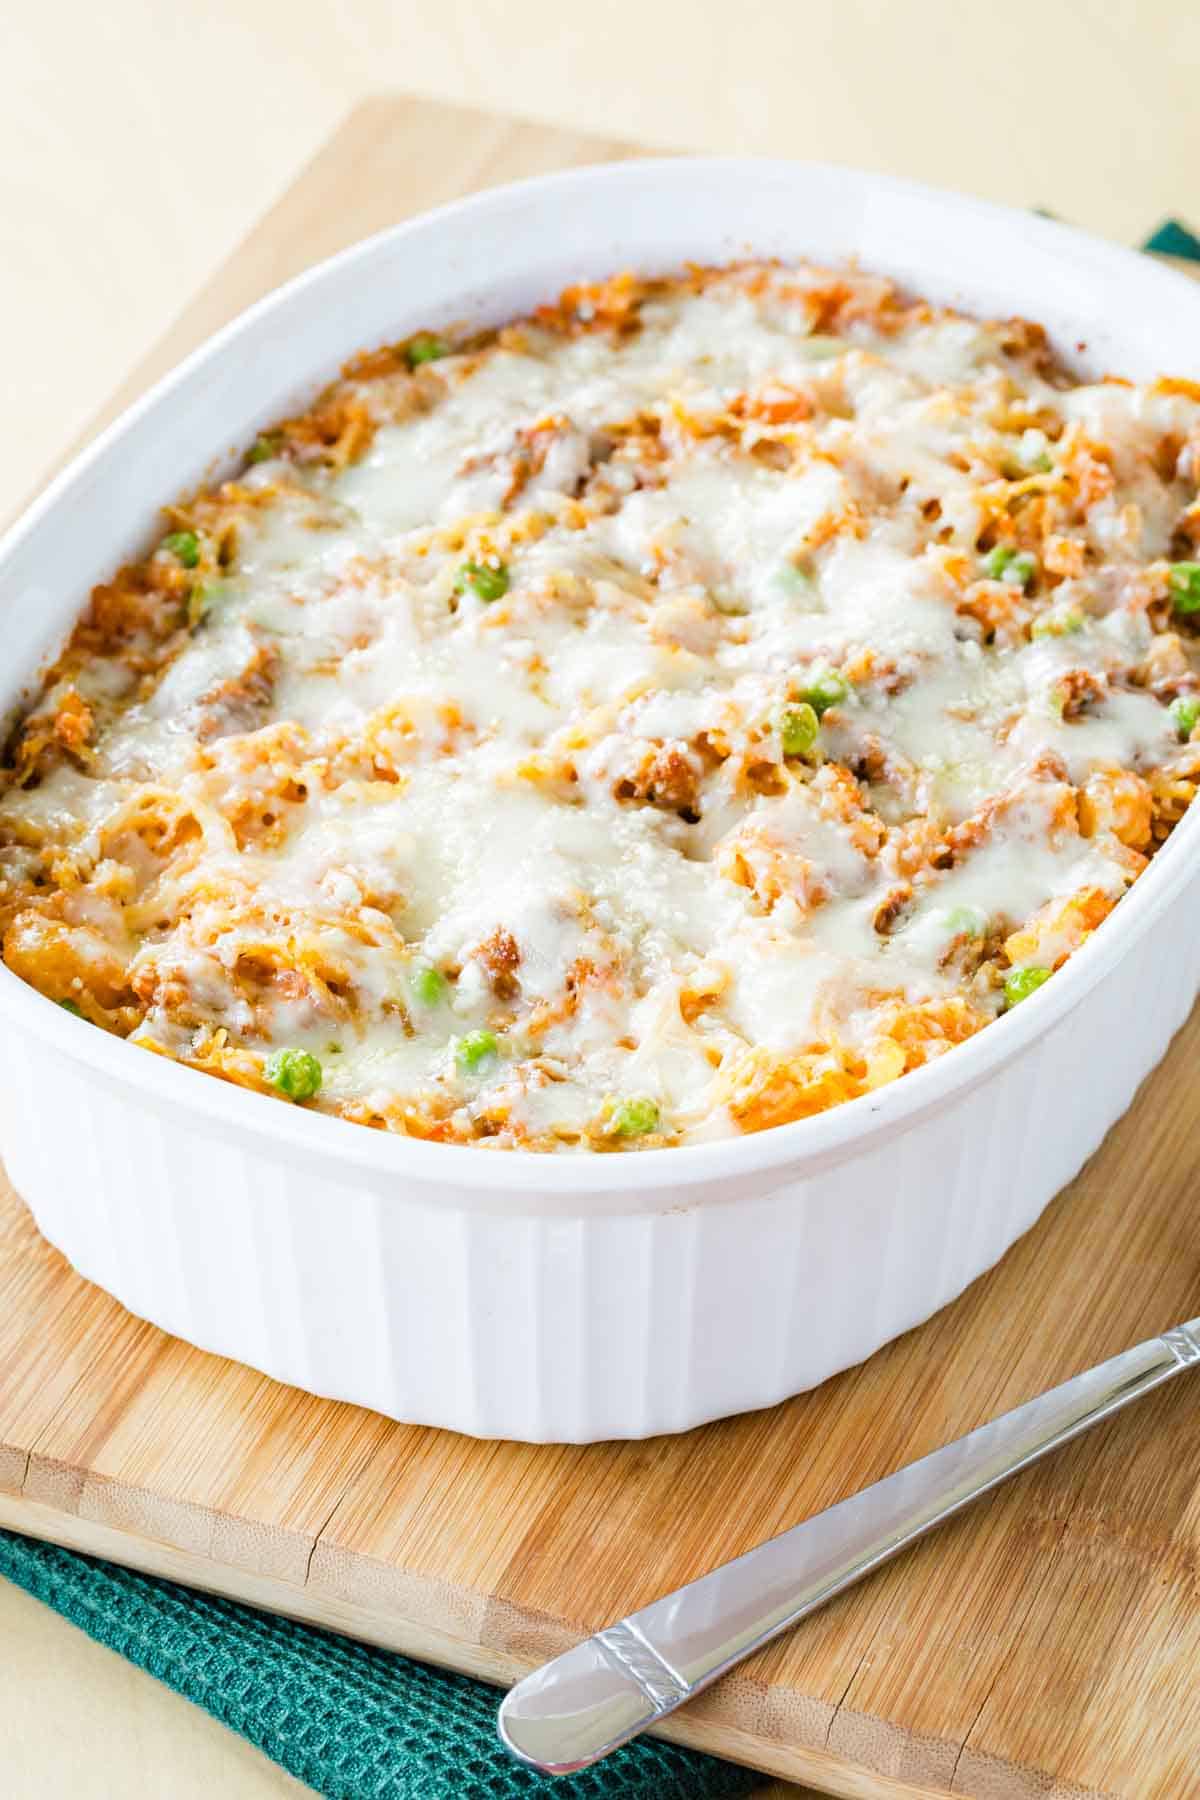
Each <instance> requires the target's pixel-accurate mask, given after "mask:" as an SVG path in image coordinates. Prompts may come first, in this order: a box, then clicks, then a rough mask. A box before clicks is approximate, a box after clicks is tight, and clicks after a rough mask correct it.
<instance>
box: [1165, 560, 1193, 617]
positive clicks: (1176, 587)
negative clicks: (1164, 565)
mask: <svg viewBox="0 0 1200 1800" xmlns="http://www.w3.org/2000/svg"><path fill="white" fill-rule="evenodd" d="M1167 587H1168V589H1169V591H1170V595H1171V605H1172V606H1173V607H1174V608H1175V611H1176V612H1178V613H1194V612H1200V562H1177V563H1172V564H1171V566H1170V568H1169V569H1168V570H1167Z"/></svg>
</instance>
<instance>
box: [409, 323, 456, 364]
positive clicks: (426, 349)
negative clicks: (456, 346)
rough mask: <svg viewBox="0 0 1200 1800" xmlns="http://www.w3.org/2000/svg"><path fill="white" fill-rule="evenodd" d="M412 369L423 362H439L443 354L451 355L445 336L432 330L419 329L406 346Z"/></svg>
mask: <svg viewBox="0 0 1200 1800" xmlns="http://www.w3.org/2000/svg"><path fill="white" fill-rule="evenodd" d="M404 354H405V356H406V357H407V358H408V366H409V368H410V369H416V368H419V367H420V365H421V364H422V363H427V362H437V361H438V360H439V358H441V357H443V356H449V354H450V346H449V344H448V343H447V342H446V340H445V338H440V337H438V336H437V335H436V334H435V333H434V332H432V331H418V332H417V334H416V336H415V337H411V338H409V340H408V343H407V344H406V345H405V347H404Z"/></svg>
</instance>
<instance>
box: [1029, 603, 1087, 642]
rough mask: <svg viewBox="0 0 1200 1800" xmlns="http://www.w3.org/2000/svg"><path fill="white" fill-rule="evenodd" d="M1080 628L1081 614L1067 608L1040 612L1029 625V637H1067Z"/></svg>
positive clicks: (1081, 623)
mask: <svg viewBox="0 0 1200 1800" xmlns="http://www.w3.org/2000/svg"><path fill="white" fill-rule="evenodd" d="M1082 630H1083V617H1082V614H1080V613H1077V612H1075V611H1074V610H1073V609H1072V608H1067V609H1065V610H1056V611H1051V612H1044V613H1042V614H1041V616H1040V617H1039V618H1036V619H1035V620H1034V621H1033V624H1032V625H1031V626H1030V627H1029V635H1030V637H1031V638H1048V637H1069V636H1070V635H1071V634H1072V633H1073V632H1076V631H1082Z"/></svg>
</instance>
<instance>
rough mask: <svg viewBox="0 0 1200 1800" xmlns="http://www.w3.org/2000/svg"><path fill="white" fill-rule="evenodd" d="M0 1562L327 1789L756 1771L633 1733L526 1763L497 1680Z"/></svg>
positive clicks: (47, 1556)
mask: <svg viewBox="0 0 1200 1800" xmlns="http://www.w3.org/2000/svg"><path fill="white" fill-rule="evenodd" d="M0 1575H7V1577H8V1578H9V1580H10V1581H14V1582H16V1584H17V1586H18V1587H23V1588H25V1589H26V1591H27V1592H28V1593H30V1594H34V1595H36V1596H37V1598H38V1599H39V1600H44V1601H45V1603H46V1605H47V1606H52V1607H53V1608H54V1610H55V1611H56V1612H60V1613H61V1614H62V1615H63V1617H64V1618H65V1619H70V1621H71V1623H72V1624H73V1625H78V1626H79V1627H80V1629H81V1630H83V1631H86V1632H87V1634H88V1636H89V1637H93V1638H96V1639H97V1640H98V1641H99V1642H100V1643H102V1644H107V1645H108V1646H109V1648H110V1649H112V1650H117V1651H119V1652H120V1654H121V1655H122V1656H124V1657H127V1658H128V1659H129V1661H130V1662H133V1663H136V1664H137V1665H138V1667H139V1668H140V1669H146V1670H148V1672H149V1673H150V1674H151V1675H156V1676H157V1677H158V1679H159V1680H160V1681H165V1682H166V1684H167V1686H168V1687H172V1688H174V1689H175V1691H176V1692H177V1693H179V1694H183V1695H184V1696H185V1697H186V1698H187V1699H189V1700H194V1701H195V1702H196V1704H197V1705H198V1706H203V1707H204V1708H205V1710H206V1711H208V1712H210V1713H212V1715H213V1716H214V1718H217V1719H220V1721H221V1723H222V1724H223V1725H228V1726H230V1727H231V1728H232V1729H233V1730H234V1731H239V1732H240V1733H241V1734H242V1736H243V1737H245V1738H249V1740H250V1742H251V1743H252V1744H257V1746H258V1748H259V1749H260V1750H264V1751H265V1752H266V1754H267V1755H268V1756H270V1757H273V1758H274V1760H275V1761H276V1762H277V1763H281V1764H282V1765H283V1767H284V1768H285V1769H287V1770H289V1771H290V1773H291V1774H293V1775H295V1776H297V1777H298V1778H299V1779H300V1780H301V1781H306V1782H307V1783H308V1785H309V1786H310V1787H312V1788H315V1789H316V1790H317V1792H318V1793H319V1794H324V1795H325V1796H326V1797H327V1800H520V1796H522V1795H527V1794H531V1795H532V1794H550V1793H553V1794H556V1795H558V1796H559V1797H560V1800H568V1797H573V1800H725V1797H726V1796H733V1795H740V1794H748V1793H750V1791H751V1790H752V1789H753V1788H754V1787H755V1786H757V1785H758V1784H759V1783H760V1781H761V1777H760V1776H757V1775H754V1774H753V1773H752V1772H751V1771H750V1770H748V1769H740V1768H735V1767H734V1766H733V1765H732V1764H731V1763H723V1762H717V1761H716V1760H715V1759H714V1758H713V1757H710V1756H701V1755H699V1754H698V1753H697V1752H695V1751H692V1750H680V1749H678V1748H676V1746H675V1745H674V1744H663V1743H659V1742H657V1741H656V1740H653V1739H650V1738H642V1739H640V1740H639V1741H638V1742H637V1743H635V1744H629V1745H627V1746H626V1748H625V1749H624V1750H618V1751H617V1752H616V1753H615V1754H614V1755H613V1756H610V1757H608V1758H606V1760H605V1761H604V1762H602V1763H600V1764H599V1765H598V1766H597V1767H596V1768H594V1769H586V1770H583V1771H582V1772H581V1773H580V1774H578V1775H568V1776H561V1777H557V1778H554V1777H551V1776H548V1775H535V1774H534V1773H533V1772H532V1771H531V1770H529V1769H523V1768H519V1767H518V1766H517V1765H516V1763H514V1762H511V1761H510V1760H509V1758H508V1757H507V1756H506V1755H505V1753H504V1751H503V1750H502V1749H501V1747H500V1743H499V1740H498V1738H497V1736H496V1707H497V1704H498V1699H499V1696H498V1695H497V1693H496V1691H495V1689H494V1688H488V1687H485V1686H484V1685H483V1684H482V1683H481V1682H478V1681H471V1680H469V1679H468V1678H467V1677H466V1676H465V1675H451V1674H448V1673H447V1672H446V1671H445V1670H442V1669H431V1668H427V1667H426V1666H425V1665H424V1664H422V1663H416V1662H410V1661H409V1659H408V1658H407V1657H405V1656H396V1655H394V1654H393V1653H392V1652H391V1651H388V1650H373V1649H370V1648H368V1647H367V1646H366V1645H364V1644H356V1643H353V1642H352V1641H351V1640H350V1639H349V1638H343V1637H336V1636H334V1635H333V1634H332V1633H331V1632H327V1631H317V1630H316V1629H314V1628H313V1627H312V1626H309V1625H297V1624H295V1623H293V1622H292V1621H291V1620H290V1619H280V1618H276V1617H275V1616H274V1615H273V1614H271V1613H262V1612H255V1611H254V1610H253V1608H251V1607H248V1606H239V1605H237V1604H236V1603H235V1602H234V1601H232V1600H219V1599H215V1598H214V1597H213V1596H212V1595H210V1594H200V1593H196V1592H195V1591H194V1590H193V1589H191V1588H184V1587H178V1586H177V1585H176V1584H175V1583H174V1582H173V1581H161V1580H159V1579H157V1578H156V1577H152V1576H149V1575H138V1574H136V1573H135V1572H134V1571H133V1570H132V1569H121V1568H117V1567H115V1566H114V1565H113V1564H112V1563H105V1562H99V1561H97V1560H96V1559H95V1558H94V1557H91V1556H79V1555H77V1554H76V1553H75V1552H74V1551H73V1550H62V1549H60V1548H59V1547H58V1545H57V1544H43V1543H39V1542H37V1541H36V1540H34V1539H31V1538H23V1537H17V1536H16V1535H15V1533H13V1532H9V1531H0Z"/></svg>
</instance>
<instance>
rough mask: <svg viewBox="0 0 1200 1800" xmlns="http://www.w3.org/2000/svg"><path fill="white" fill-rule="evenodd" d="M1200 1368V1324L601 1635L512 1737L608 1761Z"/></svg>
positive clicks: (1053, 1394) (525, 1699)
mask: <svg viewBox="0 0 1200 1800" xmlns="http://www.w3.org/2000/svg"><path fill="white" fill-rule="evenodd" d="M1196 1362H1200V1319H1191V1320H1189V1322H1188V1323H1187V1324H1186V1325H1177V1326H1176V1327H1175V1328H1174V1330H1172V1331H1166V1332H1164V1333H1163V1335H1162V1337H1157V1338H1151V1339H1150V1340H1149V1341H1148V1342H1147V1343H1144V1344H1139V1345H1137V1347H1136V1348H1135V1349H1133V1350H1126V1351H1124V1352H1123V1353H1122V1354H1121V1355H1120V1356H1114V1357H1112V1358H1110V1360H1109V1361H1108V1362H1103V1363H1100V1364H1099V1365H1098V1366H1097V1367H1096V1368H1094V1369H1088V1370H1086V1371H1085V1373H1084V1374H1082V1375H1076V1376H1075V1377H1074V1378H1073V1379H1072V1380H1070V1381H1065V1382H1063V1384H1062V1386H1061V1387H1056V1388H1052V1389H1051V1390H1050V1392H1049V1393H1047V1394H1042V1395H1041V1396H1040V1397H1039V1398H1038V1399H1036V1400H1030V1401H1029V1402H1028V1403H1027V1404H1026V1405H1024V1406H1018V1407H1017V1408H1016V1410H1015V1411H1013V1412H1009V1413H1004V1414H1003V1415H1002V1416H1001V1417H1000V1418H998V1419H993V1420H992V1421H991V1423H990V1424H988V1425H981V1426H980V1427H979V1429H978V1430H977V1431H972V1432H970V1433H968V1435H967V1436H966V1437H963V1438H959V1439H957V1441H956V1442H954V1443H952V1444H947V1445H946V1446H945V1448H944V1449H941V1450H935V1451H934V1452H933V1453H932V1455H930V1456H923V1457H922V1458H921V1460H920V1461H919V1462H914V1463H909V1465H908V1466H907V1468H903V1469H898V1470H897V1471H896V1473H895V1474H894V1475H889V1476H888V1477H887V1478H886V1480H884V1481H877V1482H876V1483H875V1484H874V1486H872V1487H868V1488H864V1489H863V1490H862V1492H861V1493H858V1494H853V1495H851V1496H850V1498H849V1499H848V1500H842V1501H840V1502H839V1503H838V1505H837V1506H831V1507H829V1508H828V1510H827V1511H825V1512H822V1513H817V1514H816V1515H815V1516H814V1517H813V1518H811V1519H806V1520H805V1521H804V1523H803V1524H801V1525H797V1526H795V1527H794V1528H793V1529H792V1530H791V1531H785V1532H783V1533H782V1534H781V1535H780V1536H779V1537H776V1538H771V1539H770V1541H769V1542H768V1543H765V1544H760V1545H759V1546H758V1548H757V1549H756V1550H749V1551H747V1553H746V1554H745V1556H739V1557H738V1558H737V1559H736V1561H734V1562H730V1563H725V1564H724V1565H722V1567H720V1568H717V1569H714V1570H713V1571H712V1573H711V1574H709V1575H704V1576H702V1577H701V1578H700V1580H699V1581H693V1582H690V1583H689V1584H688V1586H687V1587H682V1588H679V1589H678V1590H677V1591H676V1592H675V1593H673V1594H667V1595H666V1596H665V1597H664V1598H663V1599H661V1600H655V1601H654V1602H653V1603H652V1604H651V1605H650V1606H645V1607H643V1608H642V1610H641V1611H640V1612H636V1613H632V1614H630V1616H629V1617H628V1618H627V1619H621V1620H619V1621H618V1623H617V1624H615V1625H610V1626H609V1627H608V1628H607V1630H605V1631H600V1632H597V1634H596V1636H595V1637H590V1638H588V1639H587V1640H586V1642H584V1643H582V1644H577V1645H576V1646H575V1648H574V1649H573V1650H568V1651H566V1652H565V1653H564V1654H563V1655H562V1656H556V1657H555V1658H554V1660H553V1662H548V1663H546V1664H545V1666H544V1667H543V1668H540V1669H537V1670H535V1671H534V1673H533V1674H532V1675H527V1676H526V1677H525V1679H524V1680H523V1681H519V1682H518V1683H517V1685H516V1686H515V1687H514V1688H513V1689H512V1691H511V1693H509V1694H508V1695H507V1696H506V1698H505V1700H504V1701H503V1703H502V1705H501V1707H500V1718H499V1730H500V1738H501V1741H502V1743H503V1744H504V1745H505V1747H506V1748H507V1749H508V1750H510V1751H511V1752H512V1754H513V1755H514V1756H515V1757H517V1758H518V1759H519V1761H521V1762H523V1763H528V1764H529V1765H530V1766H531V1767H532V1768H535V1769H542V1770H544V1771H545V1772H546V1773H547V1774H551V1775H566V1774H569V1773H570V1772H571V1771H572V1770H573V1769H582V1768H586V1767H587V1765H588V1764H589V1763H594V1762H598V1761H599V1759H600V1758H601V1757H602V1756H607V1755H608V1753H609V1751H610V1750H615V1749H617V1747H618V1746H619V1745H621V1744H624V1743H628V1741H629V1739H630V1738H632V1737H636V1736H637V1734H638V1733H639V1732H641V1731H645V1730H646V1729H647V1727H648V1726H651V1725H656V1724H657V1723H658V1721H659V1720H660V1719H664V1718H666V1716H667V1714H668V1713H672V1712H674V1711H675V1709H676V1707H677V1706H682V1705H683V1704H684V1702H685V1701H687V1700H690V1699H691V1698H692V1696H693V1695H694V1694H698V1693H699V1692H700V1691H701V1689H702V1688H706V1687H708V1686H709V1685H710V1684H711V1683H712V1682H714V1681H716V1680H717V1679H718V1678H719V1677H720V1676H722V1675H724V1674H725V1673H726V1671H727V1670H728V1669H732V1668H733V1667H734V1665H735V1664H736V1663H739V1662H741V1661H742V1659H743V1657H746V1656H749V1655H751V1653H752V1652H753V1651H755V1650H758V1649H760V1648H761V1647H762V1645H763V1644H767V1643H769V1642H770V1641H771V1639H772V1638H775V1637H778V1636H779V1635H780V1633H781V1632H784V1631H787V1630H789V1629H790V1628H791V1626H793V1625H795V1624H797V1623H798V1622H799V1620H801V1619H803V1618H806V1617H807V1615H808V1614H809V1613H811V1612H814V1611H815V1610H816V1608H817V1607H818V1606H822V1605H823V1604H824V1602H825V1601H826V1600H830V1599H832V1598H833V1596H834V1595H835V1594H840V1593H841V1592H842V1591H843V1589H845V1588H848V1587H851V1586H853V1584H854V1583H855V1582H856V1581H859V1580H861V1579H862V1577H863V1576H864V1575H869V1574H870V1573H871V1571H872V1570H873V1569H877V1568H879V1567H880V1566H881V1564H883V1563H885V1562H888V1561H889V1560H890V1559H891V1558H892V1557H893V1556H895V1555H896V1554H897V1552H898V1551H900V1550H903V1549H904V1548H905V1546H906V1545H908V1544H911V1543H913V1542H914V1541H915V1540H916V1539H917V1538H919V1537H923V1536H924V1534H925V1533H926V1532H927V1531H932V1529H933V1527H934V1526H935V1525H940V1524H941V1523H942V1521H943V1519H949V1518H951V1517H952V1516H953V1514H954V1513H956V1512H960V1511H961V1510H962V1508H963V1507H964V1506H967V1505H969V1504H970V1502H971V1501H972V1500H977V1499H978V1498H979V1496H980V1495H981V1494H986V1493H987V1492H988V1491H989V1490H990V1489H991V1488H994V1487H997V1486H998V1485H999V1483H1000V1482H1002V1481H1005V1480H1007V1478H1008V1476H1010V1475H1015V1474H1016V1473H1017V1472H1018V1471H1019V1470H1020V1469H1027V1468H1028V1467H1029V1465H1030V1463H1034V1462H1037V1461H1038V1459H1039V1458H1040V1457H1043V1456H1045V1455H1046V1454H1047V1453H1048V1452H1049V1451H1051V1450H1056V1449H1057V1448H1058V1446H1059V1445H1060V1444H1065V1443H1068V1442H1069V1441H1070V1439H1071V1438H1073V1437H1078V1436H1079V1434H1080V1433H1081V1432H1083V1431H1087V1430H1088V1429H1089V1428H1090V1427H1091V1426H1093V1425H1097V1424H1099V1422H1100V1420H1101V1419H1107V1418H1108V1417H1109V1415H1110V1414H1111V1413H1115V1412H1117V1411H1118V1410H1119V1409H1120V1408H1121V1407H1122V1406H1127V1405H1128V1404H1129V1402H1130V1401H1131V1400H1137V1399H1138V1398H1139V1397H1140V1396H1141V1395H1142V1394H1148V1393H1149V1392H1150V1390H1151V1389H1152V1388H1156V1387H1159V1386H1161V1384H1162V1383H1163V1382H1164V1381H1169V1380H1170V1378H1171V1377H1172V1375H1177V1374H1178V1373H1179V1371H1180V1370H1181V1369H1186V1368H1190V1367H1191V1366H1192V1364H1193V1363H1196Z"/></svg>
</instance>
